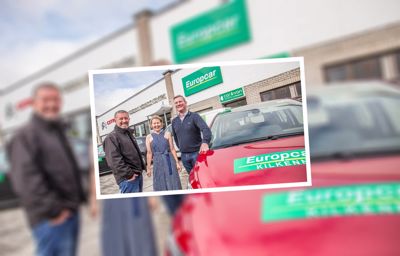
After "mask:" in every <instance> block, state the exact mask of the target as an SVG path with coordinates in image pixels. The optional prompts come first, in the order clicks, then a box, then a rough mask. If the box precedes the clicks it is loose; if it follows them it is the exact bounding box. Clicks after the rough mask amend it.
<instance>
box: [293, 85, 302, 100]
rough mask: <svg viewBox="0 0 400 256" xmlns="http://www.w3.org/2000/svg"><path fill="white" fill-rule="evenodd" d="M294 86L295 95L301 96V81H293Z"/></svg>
mask: <svg viewBox="0 0 400 256" xmlns="http://www.w3.org/2000/svg"><path fill="white" fill-rule="evenodd" d="M294 86H295V87H296V92H297V97H301V83H300V82H298V83H295V85H294Z"/></svg>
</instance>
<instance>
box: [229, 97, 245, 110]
mask: <svg viewBox="0 0 400 256" xmlns="http://www.w3.org/2000/svg"><path fill="white" fill-rule="evenodd" d="M246 105H247V101H246V98H243V99H240V100H235V101H231V102H228V103H225V104H224V107H227V108H237V107H241V106H246Z"/></svg>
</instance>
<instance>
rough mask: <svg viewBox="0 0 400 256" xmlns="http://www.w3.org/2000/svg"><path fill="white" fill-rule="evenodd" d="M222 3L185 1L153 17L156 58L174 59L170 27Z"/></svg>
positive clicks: (152, 30)
mask: <svg viewBox="0 0 400 256" xmlns="http://www.w3.org/2000/svg"><path fill="white" fill-rule="evenodd" d="M220 4H221V0H200V1H199V0H195V1H185V2H183V3H181V4H179V5H178V6H176V7H175V8H173V9H170V10H168V11H167V12H163V13H162V14H160V15H155V16H153V17H152V19H151V22H150V29H151V38H152V43H153V51H154V52H153V58H154V59H155V60H163V59H164V60H170V61H171V62H172V61H173V57H172V56H173V54H172V45H171V37H170V29H171V27H173V26H174V25H176V24H178V23H180V22H182V21H185V20H187V19H190V18H192V17H194V16H196V15H198V14H202V13H203V12H206V11H208V10H210V9H212V8H214V7H217V6H219V5H220Z"/></svg>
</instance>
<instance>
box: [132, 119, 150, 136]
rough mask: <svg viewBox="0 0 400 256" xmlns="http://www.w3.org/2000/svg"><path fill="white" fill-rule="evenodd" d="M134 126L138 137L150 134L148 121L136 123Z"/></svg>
mask: <svg viewBox="0 0 400 256" xmlns="http://www.w3.org/2000/svg"><path fill="white" fill-rule="evenodd" d="M132 128H133V129H134V130H135V136H136V137H139V136H146V135H147V134H150V125H149V122H148V121H145V122H142V123H139V124H135V125H134V126H133V127H132Z"/></svg>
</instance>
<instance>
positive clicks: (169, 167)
mask: <svg viewBox="0 0 400 256" xmlns="http://www.w3.org/2000/svg"><path fill="white" fill-rule="evenodd" d="M150 126H151V128H152V130H153V131H152V133H151V134H149V135H147V137H146V147H147V176H149V177H150V176H151V175H152V174H153V190H154V191H164V190H178V189H182V186H181V181H180V178H179V172H180V171H181V170H182V168H181V166H180V165H179V161H178V157H177V155H176V150H175V147H174V144H173V142H172V136H171V133H169V132H165V131H164V130H163V129H162V128H163V121H162V119H161V118H160V117H159V116H154V117H152V118H151V120H150ZM152 160H153V171H152V170H151V161H152Z"/></svg>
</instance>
